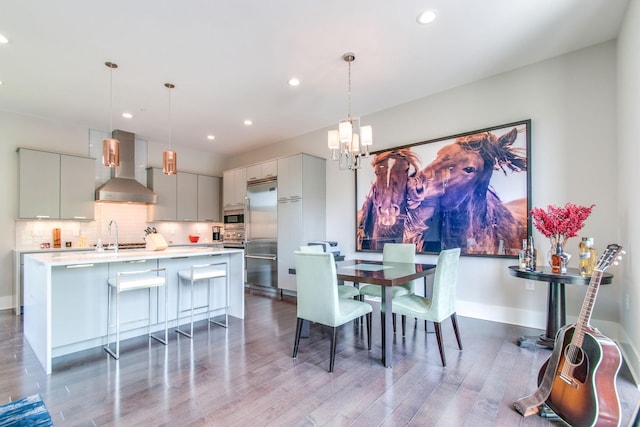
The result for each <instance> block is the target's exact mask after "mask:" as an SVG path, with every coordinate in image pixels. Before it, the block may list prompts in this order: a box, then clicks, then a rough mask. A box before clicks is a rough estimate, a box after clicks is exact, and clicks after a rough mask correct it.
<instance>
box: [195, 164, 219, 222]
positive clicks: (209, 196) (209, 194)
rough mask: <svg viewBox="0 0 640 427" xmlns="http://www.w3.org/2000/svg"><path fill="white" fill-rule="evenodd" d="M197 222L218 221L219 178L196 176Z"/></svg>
mask: <svg viewBox="0 0 640 427" xmlns="http://www.w3.org/2000/svg"><path fill="white" fill-rule="evenodd" d="M198 221H210V222H211V221H212V222H219V221H220V178H219V177H217V176H206V175H198Z"/></svg>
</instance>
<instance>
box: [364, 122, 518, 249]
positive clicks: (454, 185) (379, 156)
mask: <svg viewBox="0 0 640 427" xmlns="http://www.w3.org/2000/svg"><path fill="white" fill-rule="evenodd" d="M530 153H531V119H525V120H520V121H516V122H511V123H506V124H501V125H497V126H491V127H487V128H483V129H477V130H472V131H468V132H463V133H458V134H455V135H449V136H444V137H440V138H435V139H430V140H426V141H420V142H416V143H411V144H405V145H398V146H394V147H392V148H386V149H382V150H378V151H374V152H372V153H370V155H369V156H367V157H364V156H363V157H362V158H361V159H360V162H361V168H360V169H356V173H355V199H356V215H355V216H356V233H355V234H356V235H355V239H356V242H355V243H356V245H355V247H356V252H382V247H383V246H384V244H385V243H414V244H415V245H416V253H419V254H437V253H439V252H440V251H441V250H443V249H449V248H452V247H460V250H461V255H464V256H481V257H499V258H516V257H517V256H518V251H519V250H520V249H521V245H522V240H523V239H526V238H527V236H529V235H530V234H531V218H530V215H529V211H530V210H531V174H530V171H531V155H530ZM403 191H404V193H403Z"/></svg>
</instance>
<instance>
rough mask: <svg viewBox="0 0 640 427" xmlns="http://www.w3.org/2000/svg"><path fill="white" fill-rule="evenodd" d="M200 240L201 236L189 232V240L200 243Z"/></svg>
mask: <svg viewBox="0 0 640 427" xmlns="http://www.w3.org/2000/svg"><path fill="white" fill-rule="evenodd" d="M198 240H200V236H194V235H193V234H189V241H190V242H191V243H198Z"/></svg>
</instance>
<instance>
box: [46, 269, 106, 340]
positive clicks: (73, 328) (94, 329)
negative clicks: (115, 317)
mask: <svg viewBox="0 0 640 427" xmlns="http://www.w3.org/2000/svg"><path fill="white" fill-rule="evenodd" d="M107 279H108V267H107V264H88V265H86V266H74V268H67V267H53V269H52V273H51V288H52V289H53V291H52V292H51V343H52V347H54V348H55V347H59V346H63V345H67V344H73V343H77V342H81V341H84V340H90V339H92V338H95V337H101V336H104V335H105V334H106V333H107V297H108V293H107ZM69 307H73V309H71V310H70V309H69Z"/></svg>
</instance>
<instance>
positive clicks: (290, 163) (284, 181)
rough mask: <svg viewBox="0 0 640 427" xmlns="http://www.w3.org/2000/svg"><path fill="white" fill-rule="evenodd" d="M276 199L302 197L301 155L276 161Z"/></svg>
mask: <svg viewBox="0 0 640 427" xmlns="http://www.w3.org/2000/svg"><path fill="white" fill-rule="evenodd" d="M277 169H278V198H289V197H302V181H303V175H302V154H298V155H297V156H292V157H285V158H284V159H278V166H277Z"/></svg>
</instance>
